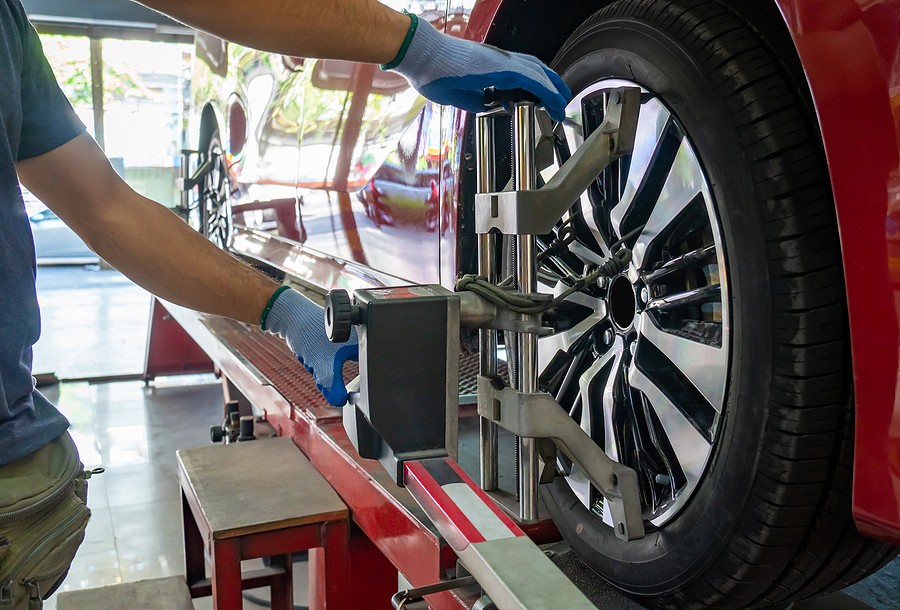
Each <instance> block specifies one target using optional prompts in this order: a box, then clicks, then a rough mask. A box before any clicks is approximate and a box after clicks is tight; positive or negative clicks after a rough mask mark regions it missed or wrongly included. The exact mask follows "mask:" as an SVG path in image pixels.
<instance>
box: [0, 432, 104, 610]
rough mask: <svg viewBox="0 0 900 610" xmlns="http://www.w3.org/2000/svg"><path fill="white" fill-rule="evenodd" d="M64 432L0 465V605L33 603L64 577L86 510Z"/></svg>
mask: <svg viewBox="0 0 900 610" xmlns="http://www.w3.org/2000/svg"><path fill="white" fill-rule="evenodd" d="M97 472H102V470H99V469H98V470H96V471H85V470H84V466H83V465H82V463H81V461H80V460H79V458H78V450H77V449H76V448H75V443H74V442H72V438H71V437H70V436H69V435H68V433H66V434H63V435H62V436H60V437H59V438H58V439H56V440H55V441H53V442H52V443H50V444H49V445H47V446H46V447H44V448H42V449H40V450H38V451H36V452H34V453H32V454H30V455H27V456H25V457H24V458H21V459H18V460H16V461H14V462H12V463H10V464H6V465H4V466H0V610H24V609H29V610H33V609H37V608H40V607H41V606H42V600H44V599H46V598H47V597H49V596H50V595H51V594H52V593H53V592H54V591H55V590H56V588H57V587H58V586H59V584H60V583H61V582H62V580H63V578H65V576H66V574H67V573H68V571H69V564H71V562H72V559H73V558H74V557H75V551H77V550H78V547H79V545H81V542H82V541H83V540H84V530H85V528H86V527H87V522H88V518H89V517H90V516H91V511H90V510H89V509H88V507H87V506H86V502H87V479H88V478H89V477H90V476H91V474H94V473H97Z"/></svg>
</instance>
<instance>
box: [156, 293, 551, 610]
mask: <svg viewBox="0 0 900 610" xmlns="http://www.w3.org/2000/svg"><path fill="white" fill-rule="evenodd" d="M164 307H165V308H166V310H167V311H168V312H169V313H170V315H171V316H172V318H173V319H175V320H177V322H178V323H179V324H180V325H181V327H182V328H183V329H184V330H185V331H186V332H187V334H188V335H190V336H191V337H192V338H193V339H194V341H196V343H197V345H198V346H199V347H200V348H201V349H202V350H203V351H204V352H205V353H206V354H207V355H208V356H209V357H210V358H211V359H212V361H213V362H214V363H215V368H216V371H217V372H218V373H220V374H221V375H223V376H225V377H226V378H228V379H229V380H230V381H231V382H232V383H233V384H234V385H235V386H236V387H237V388H238V389H239V390H240V391H241V392H242V393H243V394H244V396H245V397H246V398H247V399H248V400H249V401H250V402H251V403H252V404H253V405H255V406H256V407H257V408H259V409H262V410H263V412H264V415H265V417H266V419H267V420H268V422H269V423H270V424H271V425H272V426H273V427H274V428H275V429H276V430H277V431H278V434H280V435H285V436H289V437H291V438H292V439H293V440H294V443H295V444H296V445H297V446H298V447H299V448H300V449H301V450H302V451H303V453H304V454H306V456H307V457H308V458H309V460H310V461H311V462H312V463H313V465H315V467H316V468H317V469H318V470H319V471H320V472H321V473H322V474H323V476H324V477H325V478H326V479H327V480H328V482H329V483H330V484H331V486H332V487H334V489H335V490H336V491H337V493H338V494H339V495H340V496H341V499H342V500H343V501H344V502H345V503H346V504H347V506H348V507H349V508H350V510H351V513H352V516H353V521H354V523H355V524H356V526H358V529H356V528H354V530H355V531H354V534H355V535H352V538H353V540H352V541H351V549H350V552H351V563H352V564H355V565H354V566H353V568H352V570H351V572H352V574H351V578H352V579H353V582H352V585H351V586H352V588H353V591H354V599H358V600H360V602H361V605H359V606H354V607H365V608H373V609H374V608H389V607H390V596H391V594H392V593H394V592H396V590H397V581H396V578H394V576H393V569H394V568H395V569H396V570H399V571H400V572H401V573H402V574H403V576H404V577H405V578H406V579H407V580H408V581H409V582H410V583H411V584H412V585H413V586H424V585H428V584H433V583H435V582H438V581H440V580H442V579H443V578H442V576H443V573H444V571H445V570H448V569H451V568H453V567H454V566H455V563H456V556H455V554H454V552H453V550H452V549H451V548H450V547H449V545H447V544H446V542H445V541H444V540H442V539H441V538H440V536H439V535H438V533H437V531H436V530H435V528H434V527H433V526H432V525H431V523H430V522H429V520H428V518H427V517H426V516H425V514H424V512H423V511H422V510H421V509H420V508H419V506H418V505H417V504H416V502H415V501H414V500H413V498H412V496H411V495H410V494H409V492H408V491H407V490H405V489H403V488H401V487H398V486H397V485H396V484H394V482H393V481H392V480H391V478H390V476H389V475H388V473H387V472H386V471H385V470H384V469H383V467H382V466H381V464H380V463H379V462H377V461H375V460H366V459H363V458H360V457H359V454H358V453H357V452H356V450H355V449H354V448H353V446H352V445H351V444H350V440H349V439H348V438H347V435H346V434H345V432H344V429H343V425H342V423H341V411H340V409H335V408H332V407H330V406H328V405H327V404H326V403H325V401H324V399H323V398H322V397H321V395H320V394H319V392H318V391H317V390H316V388H315V384H314V383H313V380H312V377H311V376H310V375H309V374H308V373H307V372H306V371H305V370H304V369H303V367H302V366H300V364H299V363H298V362H297V361H296V359H295V358H294V356H293V355H292V354H291V352H290V351H289V350H288V348H287V346H286V345H285V344H284V342H283V341H281V340H280V339H278V338H277V337H274V336H272V335H268V334H265V333H262V332H260V331H259V330H258V329H255V328H252V327H250V326H247V325H244V324H240V323H237V322H233V321H231V320H226V319H223V318H216V317H212V316H205V315H201V314H197V313H195V312H192V311H189V310H186V309H183V308H181V307H177V306H174V305H170V304H168V303H166V304H164ZM153 332H154V330H153V329H152V328H151V334H152V333H153ZM178 349H182V347H181V346H179V348H178ZM169 356H170V357H169V358H167V359H166V361H167V362H170V363H171V362H172V360H173V359H175V358H176V356H177V355H176V354H170V355H169ZM155 374H161V373H157V372H156V371H153V370H148V371H145V375H146V376H147V377H148V378H152V377H153V376H154V375H155ZM345 374H348V375H355V371H354V370H346V369H345ZM284 483H285V485H290V484H291V482H290V481H285V482H284ZM538 531H539V532H540V533H541V534H543V535H544V536H546V527H543V528H539V529H538ZM360 534H363V535H360ZM368 541H371V543H369V542H368ZM371 544H374V546H375V547H376V548H377V550H378V551H379V552H373V550H372V549H371V548H370V546H371ZM313 562H314V565H313V566H312V567H313V569H314V570H317V572H318V570H319V569H321V567H320V566H317V565H315V564H316V557H315V554H314V555H313ZM391 565H393V566H394V568H392V567H391ZM363 600H364V603H362V601H363ZM429 601H430V603H431V605H432V606H433V607H435V608H437V609H440V610H442V609H448V610H449V609H460V610H461V609H463V608H470V607H471V606H472V604H473V603H474V602H475V601H476V600H475V598H472V599H465V600H463V599H460V598H459V597H458V596H457V594H455V593H451V592H447V593H441V594H438V595H436V596H434V597H433V598H432V597H431V596H429Z"/></svg>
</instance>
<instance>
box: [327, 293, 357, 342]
mask: <svg viewBox="0 0 900 610" xmlns="http://www.w3.org/2000/svg"><path fill="white" fill-rule="evenodd" d="M354 309H356V308H355V307H354V306H353V305H352V304H351V303H350V295H349V294H347V291H346V290H340V289H338V290H331V291H329V292H328V295H326V297H325V335H326V336H327V337H328V340H329V341H331V342H332V343H343V342H345V341H346V340H347V339H349V338H350V331H351V330H352V329H353V317H354V316H353V313H354V311H353V310H354Z"/></svg>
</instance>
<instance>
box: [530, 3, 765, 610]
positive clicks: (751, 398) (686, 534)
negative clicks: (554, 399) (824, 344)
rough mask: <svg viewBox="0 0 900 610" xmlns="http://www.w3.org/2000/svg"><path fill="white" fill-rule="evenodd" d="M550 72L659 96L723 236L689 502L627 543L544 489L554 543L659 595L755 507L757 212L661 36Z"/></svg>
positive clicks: (681, 57)
mask: <svg viewBox="0 0 900 610" xmlns="http://www.w3.org/2000/svg"><path fill="white" fill-rule="evenodd" d="M553 67H554V68H555V69H556V70H557V71H559V72H560V74H561V75H562V76H563V78H564V80H566V82H567V84H568V85H569V86H570V87H571V89H572V91H573V92H576V93H577V92H579V91H582V90H583V89H584V88H585V87H587V86H588V85H590V84H593V83H595V82H597V81H599V80H602V79H605V78H617V79H626V80H629V81H632V82H636V83H639V84H641V85H642V86H643V87H645V88H647V89H648V90H649V91H651V92H652V93H654V94H655V95H657V96H658V97H659V98H660V99H661V100H662V101H663V103H665V104H666V106H668V108H669V109H670V110H671V111H672V112H673V113H674V114H675V116H676V117H677V118H678V120H679V122H680V123H681V124H682V126H683V127H684V128H685V131H686V132H687V134H688V138H689V139H690V141H691V143H692V145H693V147H694V150H695V151H696V153H697V155H698V157H699V159H700V161H701V163H702V164H703V166H704V169H705V171H706V175H707V178H708V183H709V185H710V189H711V192H712V194H713V199H714V205H715V207H716V209H717V213H718V221H719V223H720V227H721V235H722V238H723V242H724V247H725V258H726V261H727V265H726V268H727V272H726V273H725V274H723V277H724V278H726V281H727V286H728V294H729V301H728V304H729V316H730V322H731V333H730V336H731V338H730V346H731V356H730V358H731V362H730V371H729V378H728V387H727V394H726V401H725V409H724V416H723V418H722V420H721V424H720V429H719V431H718V435H717V440H716V447H715V449H714V452H713V455H712V456H711V458H710V462H709V463H708V465H707V471H706V473H705V475H704V478H703V480H702V481H701V483H700V484H699V485H698V487H697V488H696V490H695V492H694V494H693V497H692V498H691V499H690V501H689V502H688V504H687V505H686V506H685V507H684V508H683V509H682V510H681V512H680V513H679V514H678V515H677V516H676V517H675V518H673V519H672V520H670V521H669V522H668V523H666V524H665V525H664V526H663V527H662V528H661V529H659V530H656V531H649V532H648V534H647V536H646V537H645V538H644V539H643V540H639V541H633V542H628V543H625V542H622V541H620V540H618V539H617V538H616V537H615V535H614V532H613V531H612V529H611V528H609V527H608V526H606V525H604V524H602V523H601V522H600V520H599V519H598V518H597V517H596V516H594V515H593V514H591V513H590V511H588V509H587V508H586V507H585V506H584V505H582V504H581V503H580V502H579V501H577V499H576V498H575V495H574V493H573V492H572V491H571V489H570V488H569V486H568V484H567V483H566V481H565V480H564V479H561V478H558V479H557V480H556V481H554V483H552V484H551V485H549V486H545V487H544V489H543V494H544V499H545V501H546V502H547V504H548V507H549V508H550V511H551V514H552V516H553V519H554V521H555V522H556V523H557V525H558V527H559V529H560V532H561V533H562V534H563V536H564V537H565V538H566V540H567V541H568V542H569V543H570V544H571V545H572V547H573V548H574V549H575V551H576V552H577V553H578V554H579V555H580V556H581V557H582V558H583V559H585V561H586V562H587V563H588V564H589V565H590V566H591V567H593V568H594V569H595V570H597V571H598V572H599V573H600V574H601V575H603V576H604V577H606V578H607V579H608V580H610V581H611V582H613V583H614V584H615V585H617V586H619V587H621V588H623V589H625V590H626V591H628V592H630V593H633V594H636V595H661V594H665V593H670V592H673V591H676V590H679V589H681V588H683V587H684V586H685V585H686V584H688V583H690V582H692V581H693V580H695V579H697V578H698V577H700V576H702V575H703V574H704V573H705V572H706V571H707V570H708V569H709V567H710V565H711V564H712V563H713V562H715V561H716V558H717V557H719V556H720V554H721V553H722V552H723V550H724V549H725V547H726V545H727V544H728V542H729V541H730V540H731V538H732V536H733V535H734V532H735V530H736V528H737V525H738V523H739V522H740V520H741V518H742V513H743V512H744V510H745V507H746V504H747V502H748V499H749V497H750V488H751V485H752V483H753V479H754V473H755V472H756V466H757V461H758V456H759V454H760V449H761V446H762V442H763V438H764V430H765V422H766V413H767V404H768V395H769V391H770V390H769V387H770V380H771V371H772V336H771V333H772V321H771V283H770V280H769V272H768V266H767V264H766V244H765V236H764V231H763V221H762V217H761V213H760V205H761V203H760V201H759V197H758V195H757V194H756V192H755V190H754V185H753V182H752V181H751V178H750V176H751V172H750V168H749V165H748V162H747V159H745V156H744V153H743V147H742V146H741V142H740V139H739V135H738V129H737V127H736V126H735V124H734V119H733V117H732V115H731V114H730V112H729V111H728V109H727V107H726V105H725V101H724V100H723V99H721V94H720V93H719V92H718V91H717V89H716V87H715V86H714V85H713V84H712V83H710V82H709V77H708V75H707V74H706V73H705V72H704V70H703V68H702V66H701V64H700V63H699V62H698V61H697V60H696V59H695V58H693V57H692V56H691V55H690V53H689V52H688V51H687V50H686V48H685V46H684V45H683V44H682V43H681V42H680V41H678V40H676V39H675V38H673V37H672V36H671V35H669V34H668V33H666V32H665V31H663V30H662V29H660V28H658V27H655V26H653V25H651V24H648V23H645V22H642V21H639V20H636V19H633V18H626V17H618V18H617V17H611V18H608V19H605V20H602V21H599V22H597V23H593V24H591V25H590V26H589V27H585V28H584V29H581V30H579V31H578V32H576V34H574V35H573V37H572V38H570V39H569V41H568V42H567V43H566V44H565V45H564V47H563V49H562V50H561V51H560V53H559V54H558V55H557V58H556V60H555V61H554V62H553ZM744 338H746V340H743V339H744Z"/></svg>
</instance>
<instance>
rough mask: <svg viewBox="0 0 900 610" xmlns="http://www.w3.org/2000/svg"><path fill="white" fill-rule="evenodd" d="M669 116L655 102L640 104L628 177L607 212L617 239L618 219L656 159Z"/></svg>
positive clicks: (622, 216) (631, 200) (621, 217)
mask: <svg viewBox="0 0 900 610" xmlns="http://www.w3.org/2000/svg"><path fill="white" fill-rule="evenodd" d="M671 116H672V115H671V113H670V112H669V111H668V110H667V109H666V108H665V107H664V106H663V105H662V104H660V103H659V102H658V101H657V100H651V101H649V102H647V103H645V104H642V105H641V114H640V118H639V119H638V127H637V133H636V137H635V145H634V152H633V153H632V155H631V164H630V167H629V170H628V178H627V180H626V182H625V188H624V190H623V191H622V197H621V199H620V200H619V203H618V204H617V205H616V207H614V208H613V210H612V212H611V213H610V217H611V220H612V224H613V227H615V229H616V232H617V234H618V235H619V236H620V237H621V236H622V228H621V227H622V220H623V219H624V217H625V215H626V214H627V213H628V210H629V209H630V208H631V206H632V204H633V203H634V200H635V196H636V195H637V194H638V192H639V191H640V189H641V185H642V184H643V183H644V181H645V179H646V177H647V170H648V169H650V165H651V163H652V162H653V160H654V157H656V156H658V151H659V146H660V143H661V139H662V136H663V134H664V132H665V130H666V127H667V125H668V124H669V118H670V117H671Z"/></svg>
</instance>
